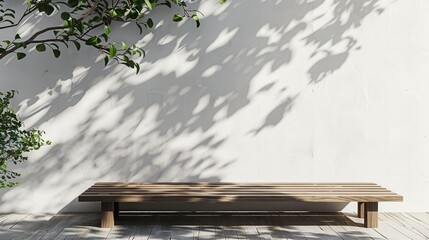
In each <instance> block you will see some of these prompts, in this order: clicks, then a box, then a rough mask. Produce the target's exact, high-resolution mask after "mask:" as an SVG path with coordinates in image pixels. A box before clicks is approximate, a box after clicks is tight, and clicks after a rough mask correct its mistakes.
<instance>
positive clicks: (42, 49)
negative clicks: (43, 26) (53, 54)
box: [36, 43, 46, 52]
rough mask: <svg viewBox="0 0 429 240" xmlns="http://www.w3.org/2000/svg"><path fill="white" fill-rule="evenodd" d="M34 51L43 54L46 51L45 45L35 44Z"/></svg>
mask: <svg viewBox="0 0 429 240" xmlns="http://www.w3.org/2000/svg"><path fill="white" fill-rule="evenodd" d="M36 50H37V51H39V52H44V51H46V46H45V44H43V43H41V44H37V45H36Z"/></svg>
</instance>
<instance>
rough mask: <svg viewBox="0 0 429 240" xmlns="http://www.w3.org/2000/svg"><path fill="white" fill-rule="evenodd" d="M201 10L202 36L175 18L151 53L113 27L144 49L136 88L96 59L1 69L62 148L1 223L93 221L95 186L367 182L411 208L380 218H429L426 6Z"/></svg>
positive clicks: (336, 3)
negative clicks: (52, 217)
mask: <svg viewBox="0 0 429 240" xmlns="http://www.w3.org/2000/svg"><path fill="white" fill-rule="evenodd" d="M196 7H198V8H199V10H201V11H202V12H203V13H204V14H205V18H204V19H203V21H202V26H201V28H199V29H195V27H194V23H192V22H186V23H180V24H179V25H178V26H177V24H176V23H173V22H171V21H160V20H161V19H163V18H164V19H170V17H171V12H168V11H164V10H163V11H159V12H158V13H157V17H155V18H157V19H158V20H157V26H156V29H155V30H154V31H153V33H150V34H148V35H146V36H145V37H144V38H143V39H141V40H139V36H137V35H136V34H134V33H135V31H130V30H129V29H126V28H125V29H124V28H120V27H119V26H118V27H117V28H115V29H114V34H115V36H117V39H122V38H123V36H125V35H126V36H127V39H126V40H127V41H132V40H133V41H134V40H138V41H139V43H140V44H141V45H142V46H145V49H146V50H147V55H148V56H147V57H146V58H145V59H143V60H142V62H143V66H142V72H141V73H140V74H138V75H135V74H134V72H133V71H132V70H129V69H125V68H124V67H122V66H117V65H111V66H109V67H107V68H103V64H102V63H101V59H100V58H99V57H98V53H97V52H96V51H93V50H91V49H87V48H85V49H83V51H81V52H80V53H75V52H74V51H72V50H65V51H64V52H63V54H62V56H61V57H60V58H59V59H53V57H52V56H51V55H50V54H49V53H46V54H45V53H44V54H37V53H34V52H33V53H30V54H28V56H27V58H26V59H24V60H23V61H17V60H16V59H15V58H14V57H11V58H9V59H6V60H5V61H2V63H1V64H0V72H1V82H0V89H1V90H2V91H4V90H7V89H17V90H18V91H19V92H20V95H19V96H18V98H17V101H16V106H17V109H19V113H20V115H21V116H22V118H23V119H24V120H25V123H26V126H27V127H38V128H41V129H44V130H45V131H46V132H47V134H46V138H48V139H50V140H52V141H53V142H54V144H53V145H52V146H50V147H45V148H44V149H43V150H41V151H39V152H36V153H34V154H32V155H31V158H30V161H29V162H28V164H25V165H21V166H20V167H19V171H21V172H22V175H23V177H22V178H21V179H20V182H21V185H20V186H19V187H17V188H13V189H10V190H1V191H0V194H1V195H0V212H10V211H18V212H57V211H60V210H63V211H87V210H89V211H90V210H94V209H96V208H94V206H96V205H93V204H81V203H77V202H76V200H75V199H76V197H77V196H78V195H79V194H80V193H81V192H82V191H84V190H85V189H86V188H87V187H89V186H90V185H91V184H93V183H94V182H96V181H252V182H260V181H280V182H294V181H299V182H311V181H330V182H336V181H341V182H349V181H352V182H353V181H365V182H366V181H369V182H377V183H379V184H381V185H383V186H385V187H388V188H390V189H392V190H394V191H396V192H398V193H400V194H402V195H404V197H405V202H404V203H388V204H387V203H386V204H381V206H380V207H381V210H383V211H386V210H388V211H429V207H428V204H427V203H428V202H429V192H428V189H429V174H428V169H429V160H428V159H429V139H428V135H429V94H428V91H429V81H428V80H429V67H428V64H429V55H428V54H429V47H428V43H429V14H427V13H428V12H429V2H428V1H426V0H416V1H405V0H399V1H393V0H392V1H389V0H353V1H347V0H330V1H328V0H315V1H307V0H304V1H298V0H296V1H292V0H284V1H282V0H276V1H274V0H269V1H266V0H254V1H246V0H235V1H230V2H229V3H228V4H226V5H225V6H219V5H218V4H217V1H215V0H204V1H201V2H197V3H196ZM33 20H34V21H46V22H47V23H48V22H49V19H43V18H35V19H33ZM28 28H29V29H28ZM36 30H37V29H34V28H32V27H31V24H30V23H26V24H24V25H23V26H22V27H21V30H20V31H21V32H22V33H23V34H25V31H27V34H28V33H29V32H31V31H36ZM127 41H125V42H127ZM94 62H96V63H94ZM321 210H325V209H321ZM345 210H355V209H354V205H350V206H349V207H347V208H346V209H345Z"/></svg>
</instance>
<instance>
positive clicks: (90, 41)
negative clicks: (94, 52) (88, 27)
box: [85, 36, 101, 46]
mask: <svg viewBox="0 0 429 240" xmlns="http://www.w3.org/2000/svg"><path fill="white" fill-rule="evenodd" d="M100 42H101V39H99V38H98V37H96V36H93V37H90V38H89V39H88V40H87V41H86V42H85V44H86V45H92V46H95V45H97V44H98V43H100Z"/></svg>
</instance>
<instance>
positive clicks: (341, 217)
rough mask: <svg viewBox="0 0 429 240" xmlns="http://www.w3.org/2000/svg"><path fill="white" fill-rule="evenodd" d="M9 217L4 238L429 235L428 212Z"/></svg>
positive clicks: (0, 235)
mask: <svg viewBox="0 0 429 240" xmlns="http://www.w3.org/2000/svg"><path fill="white" fill-rule="evenodd" d="M9 215H11V214H9ZM3 217H6V216H5V215H3ZM7 218H9V220H8V221H6V218H5V219H4V222H3V226H5V228H4V229H3V230H2V231H0V239H2V240H3V239H5V240H6V239H8V240H10V239H11V240H13V239H16V240H18V239H19V240H29V239H39V240H40V239H106V238H107V239H134V240H138V239H139V240H148V239H202V240H208V239H282V240H283V239H332V240H342V239H371V240H372V239H376V240H381V239H401V240H402V239H404V240H405V239H417V240H419V239H429V237H428V235H429V221H428V220H429V214H427V213H381V214H380V222H379V223H380V225H379V228H376V229H368V228H363V227H362V219H359V218H357V217H356V216H355V214H354V213H344V214H343V213H340V214H335V213H326V214H325V213H320V214H319V213H255V214H254V213H245V214H242V213H240V214H230V213H209V214H142V216H138V217H135V218H128V217H125V218H123V217H122V218H120V220H119V221H117V223H118V224H117V226H115V228H113V229H112V230H110V229H102V228H99V227H98V223H99V214H57V215H49V214H42V215H40V214H39V215H35V214H28V215H26V216H25V217H22V216H21V215H15V216H13V214H12V215H11V216H7ZM20 218H21V219H20ZM18 219H20V220H18Z"/></svg>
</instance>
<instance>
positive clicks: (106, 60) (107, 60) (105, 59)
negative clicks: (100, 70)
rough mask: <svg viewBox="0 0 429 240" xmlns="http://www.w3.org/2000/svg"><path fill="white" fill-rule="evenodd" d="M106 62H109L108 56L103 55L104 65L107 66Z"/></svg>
mask: <svg viewBox="0 0 429 240" xmlns="http://www.w3.org/2000/svg"><path fill="white" fill-rule="evenodd" d="M108 63H109V57H108V56H105V57H104V66H107V64H108Z"/></svg>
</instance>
